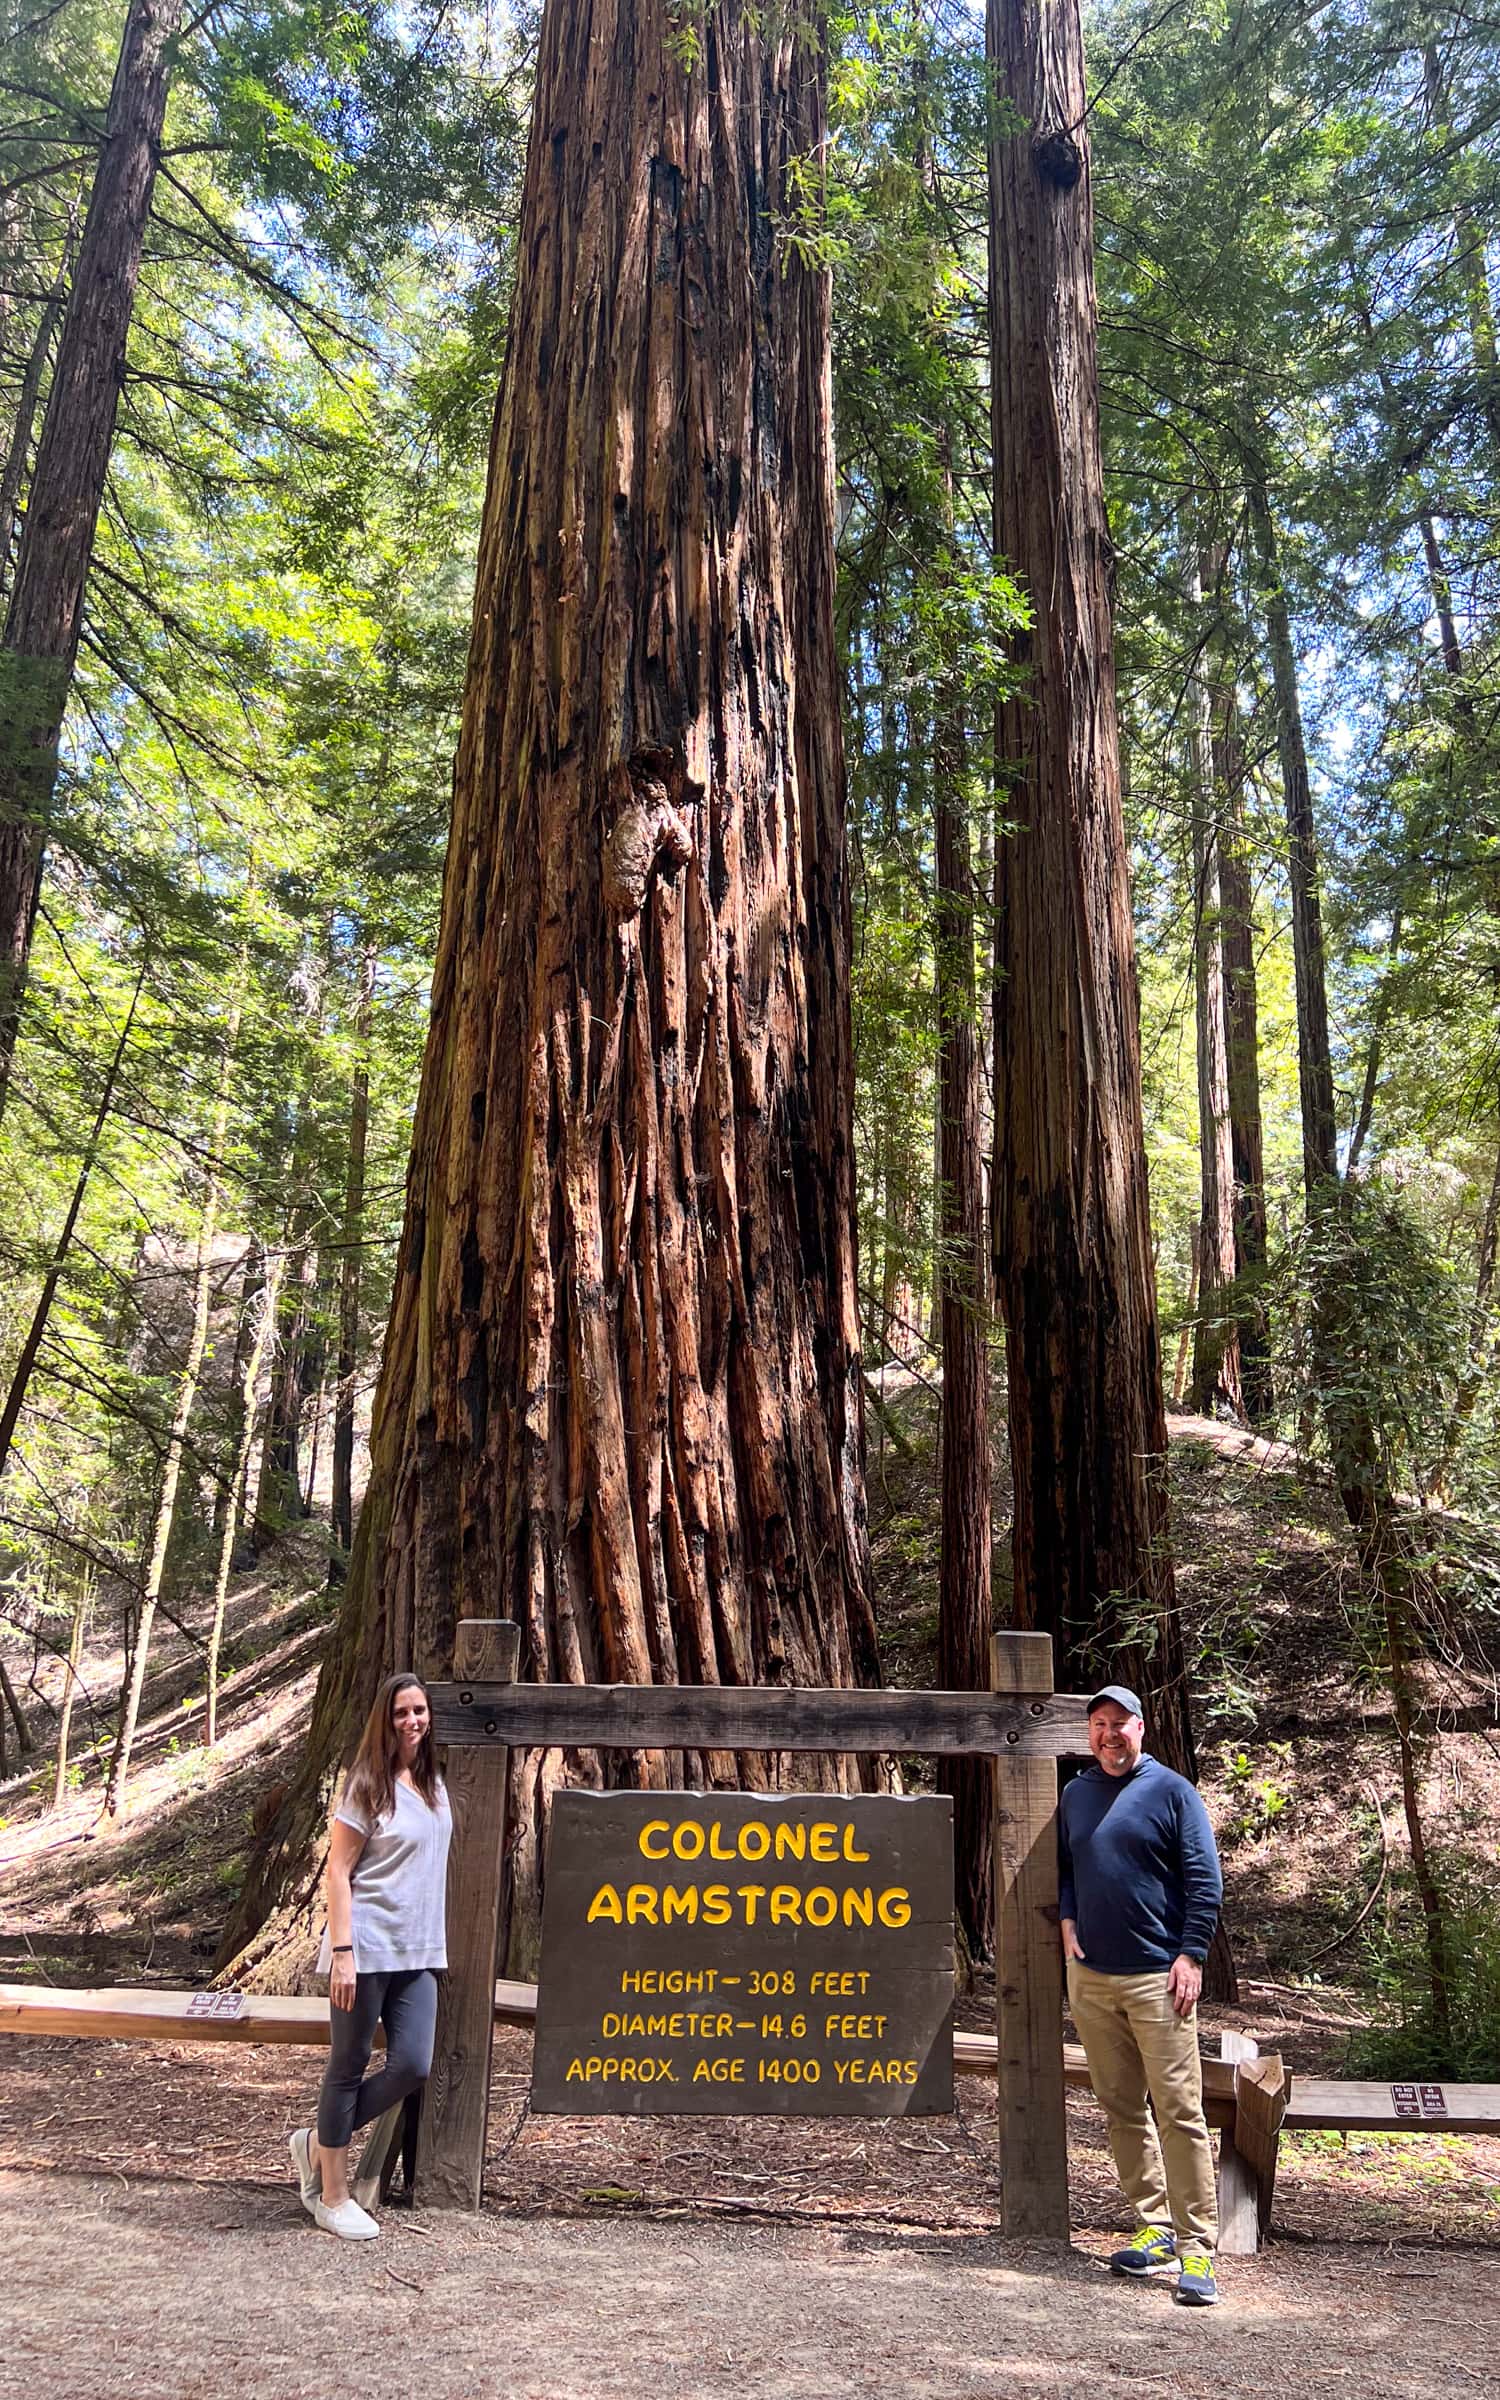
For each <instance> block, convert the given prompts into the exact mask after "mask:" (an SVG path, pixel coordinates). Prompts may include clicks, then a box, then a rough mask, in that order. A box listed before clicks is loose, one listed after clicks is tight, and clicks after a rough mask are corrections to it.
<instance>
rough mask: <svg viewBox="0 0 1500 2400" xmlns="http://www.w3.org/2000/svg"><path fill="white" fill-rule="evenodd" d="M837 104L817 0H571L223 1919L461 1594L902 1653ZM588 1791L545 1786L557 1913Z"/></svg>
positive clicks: (425, 1651) (697, 1763)
mask: <svg viewBox="0 0 1500 2400" xmlns="http://www.w3.org/2000/svg"><path fill="white" fill-rule="evenodd" d="M823 105H824V104H823V75H822V66H821V58H820V49H819V43H818V41H817V40H816V39H815V38H814V35H813V32H812V28H811V24H810V22H809V21H808V20H806V19H799V17H798V16H797V14H796V13H795V12H788V13H786V14H783V13H781V12H775V13H773V14H770V15H767V14H765V13H763V12H761V11H759V10H756V9H753V8H751V7H749V6H745V5H740V4H739V0H724V4H723V5H721V6H719V7H717V8H712V9H710V10H709V11H708V12H707V13H706V14H704V15H702V16H701V17H700V16H698V15H696V14H694V15H693V16H692V17H691V19H687V18H684V17H682V16H681V14H680V13H679V12H677V11H676V10H674V8H673V7H672V6H671V5H670V0H598V4H596V5H594V6H593V7H592V8H584V7H583V6H581V5H579V0H549V5H548V7H547V9H546V13H545V17H544V21H543V26H542V34H541V44H540V54H539V58H538V66H537V97H536V114H535V119H534V123H533V126H532V133H531V146H530V154H529V157H528V162H527V172H526V184H525V192H524V197H523V202H522V217H521V231H520V243H519V257H520V267H519V273H518V280H517V288H516V296H515V304H514V310H513V314H512V318H511V325H510V337H509V348H508V352H507V357H506V364H505V371H504V377H503V381H502V386H501V393H500V400H499V406H498V411H497V415H496V419H495V429H494V436H493V443H492V449H491V459H490V478H489V493H488V500H487V505H486V513H485V522H484V530H483V535H482V540H481V548H480V557H479V570H478V585H477V590H476V595H475V606H474V630H473V644H472V649H471V653H470V662H469V674H468V684H467V690H466V695H465V707H464V719H463V730H462V735H461V739H460V745H459V754H458V761H457V767H456V772H455V782H454V808H453V824H452V833H451V839H450V845H449V852H448V865H447V876H446V884H445V892H444V904H443V923H442V933H441V937H440V941H439V946H438V955H437V959H436V963H435V967H434V974H433V1002H432V1023H431V1031H430V1035H429V1040H428V1048H427V1056H426V1062H425V1066H424V1069H423V1076H422V1087H421V1094H420V1098H419V1101H418V1107H417V1115H416V1124H415V1129H414V1135H413V1149H412V1159H411V1167H410V1173H409V1181H408V1192H407V1214H406V1229H405V1235H404V1240H403V1246H402V1252H401V1259H400V1265H399V1270H398V1273H397V1278H396V1289H395V1294H394V1299H393V1307H392V1315H391V1322H390V1329H389V1333H388V1337H387V1346H386V1354H385V1361H384V1366H383V1370H382V1375H381V1381H380V1387H379V1393H378V1397H377V1403H376V1411H375V1421H374V1427H373V1435H372V1450H373V1457H372V1480H371V1485H370V1489H369V1493H368V1496H367V1499H366V1502H365V1506H364V1510H363V1513H362V1517H361V1523H360V1527H359V1533H358V1537H357V1540H356V1545H355V1554H354V1559H353V1561H352V1564H351V1572H350V1579H349V1583H348V1586H347V1590H346V1597H345V1605H344V1610H343V1617H342V1622H341V1627H340V1630H339V1634H338V1637H337V1640H336V1645H335V1650H334V1654H333V1655H332V1657H331V1659H330V1662H329V1665H328V1667H327V1669H326V1670H325V1675H324V1679H323V1684H322V1687H321V1688H320V1693H319V1700H318V1705H317V1711H316V1723H315V1728H314V1741H313V1750H312V1754H311V1756H310V1758H309V1762H308V1766H307V1768H306V1770H305V1772H304V1774H303V1775H302V1777H301V1779H300V1781H299V1784H298V1786H297V1787H296V1789H295V1790H294V1791H293V1793H292V1794H291V1795H290V1797H289V1799H288V1802H287V1804H286V1806H285V1808H284V1809H283V1811H282V1815H281V1818H280V1820H279V1823H278V1826H277V1828H276V1835H275V1843H274V1848H273V1854H272V1855H271V1856H270V1857H269V1858H268V1860H267V1861H266V1862H265V1864H264V1868H263V1871H262V1872H261V1874H259V1875H258V1877H257V1879H256V1883H255V1887H254V1889H253V1890H252V1891H251V1892H250V1893H248V1894H247V1900H246V1905H245V1908H244V1910H243V1911H242V1913H241V1916H240V1918H239V1919H238V1920H237V1923H236V1926H235V1928H233V1929H232V1934H233V1933H237V1934H239V1935H240V1936H243V1935H244V1934H245V1933H248V1932H249V1931H250V1929H251V1927H252V1926H253V1925H254V1923H255V1922H256V1921H257V1919H258V1918H259V1917H260V1916H263V1915H264V1913H265V1910H266V1908H267V1906H268V1905H269V1904H270V1903H271V1902H272V1900H273V1899H275V1898H276V1897H277V1896H278V1895H277V1892H276V1889H275V1882H276V1879H277V1878H278V1862H279V1861H281V1862H285V1864H286V1865H287V1866H291V1865H293V1863H294V1862H295V1861H296V1859H297V1858H298V1856H299V1854H305V1852H306V1849H307V1846H308V1843H309V1840H310V1838H311V1835H312V1832H313V1829H314V1827H315V1824H316V1821H317V1814H318V1809H319V1806H320V1802H321V1797H322V1796H323V1795H326V1787H327V1779H328V1776H329V1774H330V1771H331V1770H332V1768H334V1767H335V1766H336V1765H337V1763H338V1760H339V1756H340V1754H341V1752H342V1750H343V1749H344V1747H345V1746H346V1745H347V1743H348V1740H349V1738H350V1733H351V1730H352V1728H353V1725H354V1721H355V1719H356V1718H357V1716H358V1714H359V1712H360V1710H361V1708H362V1706H363V1704H364V1701H365V1698H366V1696H367V1694H368V1692H369V1691H370V1689H371V1687H372V1685H373V1682H374V1680H375V1677H376V1675H377V1673H378V1672H379V1671H381V1670H382V1669H384V1668H387V1667H393V1666H396V1665H400V1664H405V1663H407V1662H412V1663H414V1664H415V1665H417V1666H418V1667H421V1668H427V1669H430V1670H432V1671H435V1672H439V1673H441V1672H443V1671H445V1670H446V1668H447V1664H448V1661H449V1658H450V1655H451V1646H452V1639H453V1629H454V1626H455V1624H456V1622H457V1620H458V1619H459V1618H460V1617H462V1616H486V1617H494V1616H505V1615H508V1616H511V1617H514V1618H516V1619H517V1620H518V1621H519V1622H520V1625H521V1628H522V1651H521V1672H522V1674H523V1676H530V1677H533V1678H553V1679H558V1680H562V1679H569V1680H575V1681H592V1680H603V1681H611V1680H612V1681H633V1682H645V1681H660V1682H673V1681H682V1682H702V1683H716V1682H724V1683H756V1682H764V1683H804V1682H805V1683H814V1684H848V1683H850V1682H853V1681H857V1680H873V1679H875V1678H876V1677H877V1674H878V1660H877V1653H876V1642H875V1629H874V1619H873V1615H872V1611H871V1606H870V1599H869V1584H868V1561H867V1534H866V1523H865V1505H864V1484H863V1416H862V1401H861V1394H860V1383H859V1358H858V1349H859V1318H858V1312H857V1308H856V1300H855V1243H854V1181H853V1172H852V1156H851V1122H852V1062H851V1036H850V1018H849V1003H848V989H847V985H848V964H849V944H850V919H849V890H848V880H847V868H846V857H845V838H844V815H845V792H844V763H843V755H842V746H841V737H840V729H839V679H838V668H837V660H836V653H835V648H834V639H833V607H832V601H833V478H832V454H831V444H830V420H829V399H830V372H829V347H828V334H829V293H828V282H827V278H826V276H825V275H824V274H823V273H821V272H819V271H817V269H816V267H815V266H814V265H813V264H812V263H810V261H809V257H808V254H807V246H806V245H804V244H803V243H802V242H801V241H800V240H799V238H798V230H797V229H798V225H799V222H800V219H801V211H802V207H803V201H802V198H801V195H802V194H803V193H804V192H806V191H808V190H810V189H811V188H813V187H814V186H815V185H816V182H817V179H818V174H819V168H820V161H821V157H822V151H823V144H824V138H825V136H824V116H823ZM809 230H811V229H809ZM666 1766H667V1767H668V1768H669V1769H670V1771H671V1772H672V1773H673V1774H674V1775H675V1774H676V1773H677V1772H678V1771H679V1768H680V1770H681V1772H682V1773H683V1774H684V1775H685V1776H686V1779H687V1780H688V1781H689V1782H690V1783H692V1782H695V1781H699V1780H705V1781H708V1782H712V1783H724V1784H733V1783H737V1782H743V1783H745V1784H748V1785H752V1786H759V1785H764V1784H765V1783H766V1782H768V1781H771V1780H774V1778H775V1776H776V1773H777V1767H776V1762H775V1761H773V1760H766V1759H764V1758H761V1757H759V1756H755V1757H735V1756H728V1755H726V1756H720V1755H709V1756H705V1757H701V1758H700V1757H690V1758H688V1759H686V1760H682V1761H679V1760H676V1759H674V1760H671V1761H669V1762H666ZM566 1771H567V1762H564V1761H563V1760H562V1759H561V1758H560V1756H559V1755H558V1754H556V1753H552V1754H549V1756H548V1757H547V1758H546V1759H543V1758H542V1757H540V1756H537V1755H532V1756H530V1757H519V1758H518V1759H517V1760H516V1761H515V1766H514V1777H515V1789H514V1790H513V1793H512V1800H513V1804H514V1809H513V1815H512V1818H511V1823H512V1826H513V1828H514V1829H515V1840H514V1847H513V1849H512V1852H511V1870H512V1884H513V1891H512V1900H513V1905H514V1906H515V1907H516V1908H519V1910H520V1911H521V1912H522V1915H523V1917H529V1915H530V1910H531V1903H532V1902H533V1901H534V1898H535V1893H536V1888H537V1884H538V1881H539V1875H540V1853H539V1836H540V1828H541V1823H542V1814H543V1807H544V1804H545V1799H546V1792H547V1789H548V1787H549V1786H550V1785H551V1784H554V1783H556V1782H557V1781H560V1780H562V1778H563V1776H564V1773H565V1772H566ZM571 1771H572V1772H573V1773H575V1774H578V1773H588V1774H592V1773H594V1772H596V1771H597V1769H596V1765H595V1762H590V1761H574V1762H572V1770H571ZM846 1771H847V1769H844V1768H841V1766H840V1762H837V1761H829V1762H827V1772H828V1773H829V1774H830V1775H838V1774H840V1773H841V1772H846ZM625 1772H626V1773H628V1774H631V1775H633V1776H634V1778H636V1779H637V1780H651V1779H653V1778H658V1777H660V1776H661V1775H662V1774H663V1772H664V1766H663V1762H661V1761H659V1760H657V1761H652V1760H650V1759H648V1758H645V1757H638V1758H636V1759H634V1760H632V1761H627V1762H625ZM291 1896H292V1897H295V1895H294V1894H293V1895H291Z"/></svg>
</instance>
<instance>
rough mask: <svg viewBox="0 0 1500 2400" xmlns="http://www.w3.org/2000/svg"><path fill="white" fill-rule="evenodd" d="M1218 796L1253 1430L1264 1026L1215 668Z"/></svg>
mask: <svg viewBox="0 0 1500 2400" xmlns="http://www.w3.org/2000/svg"><path fill="white" fill-rule="evenodd" d="M1213 749H1214V788H1215V790H1216V791H1217V792H1218V793H1219V794H1220V795H1221V799H1222V807H1223V814H1222V817H1221V821H1220V823H1221V836H1220V843H1219V902H1220V908H1221V911H1222V924H1223V940H1222V956H1223V963H1224V1017H1225V1028H1226V1033H1227V1037H1228V1044H1229V1138H1230V1144H1231V1148H1232V1151H1233V1156H1234V1251H1235V1274H1236V1279H1237V1287H1238V1292H1239V1302H1240V1310H1239V1325H1240V1390H1241V1392H1242V1394H1243V1396H1244V1402H1245V1409H1246V1413H1247V1414H1248V1416H1249V1418H1250V1422H1251V1423H1252V1425H1267V1424H1269V1423H1270V1422H1271V1420H1272V1418H1273V1417H1274V1415H1275V1410H1276V1393H1275V1388H1274V1385H1273V1383H1272V1379H1271V1335H1270V1326H1269V1323H1268V1321H1267V1313H1266V1303H1265V1292H1264V1284H1265V1273H1266V1259H1267V1254H1268V1247H1269V1243H1268V1227H1267V1223H1266V1162H1265V1141H1264V1136H1263V1133H1262V1126H1261V1110H1260V1024H1259V996H1258V991H1257V979H1256V965H1255V901H1254V893H1253V890H1252V886H1251V881H1250V857H1249V849H1248V845H1247V843H1246V839H1245V780H1246V768H1245V745H1244V738H1243V735H1242V732H1241V728H1240V717H1239V702H1238V700H1237V698H1236V696H1235V689H1234V676H1233V672H1232V670H1231V669H1230V668H1229V667H1228V666H1227V664H1225V663H1224V662H1222V660H1221V661H1219V662H1217V663H1216V669H1215V684H1214V721H1213Z"/></svg>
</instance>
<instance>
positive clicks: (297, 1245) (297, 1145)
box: [250, 1089, 321, 1553]
mask: <svg viewBox="0 0 1500 2400" xmlns="http://www.w3.org/2000/svg"><path fill="white" fill-rule="evenodd" d="M313 1148H314V1128H313V1120H312V1105H311V1098H310V1094H309V1092H308V1091H307V1090H306V1089H304V1090H303V1092H302V1094H301V1096H300V1098H299V1100H298V1103H297V1122H296V1129H295V1132H294V1134H293V1136H292V1154H291V1163H290V1166H289V1169H288V1173H287V1183H288V1186H289V1189H290V1194H291V1198H290V1201H289V1204H288V1207H287V1211H286V1232H285V1243H286V1247H285V1252H284V1264H285V1273H284V1276H283V1279H282V1285H281V1294H280V1300H279V1303H278V1311H277V1324H276V1337H275V1349H274V1352H273V1356H274V1359H275V1365H274V1367H273V1368H272V1373H271V1398H270V1405H269V1407H268V1408H267V1411H266V1426H265V1440H264V1443H263V1445H262V1449H261V1459H260V1481H259V1483H258V1485H257V1487H256V1493H255V1519H254V1523H253V1526H252V1528H251V1536H250V1538H251V1545H252V1547H253V1549H254V1550H255V1551H256V1552H257V1553H259V1552H260V1551H262V1550H264V1549H266V1548H267V1547H268V1546H269V1545H270V1544H271V1543H272V1542H274V1541H275V1540H276V1539H277V1538H278V1536H279V1535H281V1534H283V1533H285V1531H286V1530H287V1527H288V1526H289V1525H296V1524H300V1522H301V1520H302V1517H303V1514H304V1511H303V1506H302V1460H301V1450H302V1410H303V1405H304V1403H305V1401H306V1399H307V1394H308V1391H309V1390H310V1388H311V1385H312V1380H313V1378H312V1367H313V1353H314V1348H315V1339H314V1329H313V1312H314V1304H315V1301H316V1298H317V1289H318V1246H317V1243H316V1241H315V1239H314V1236H313V1226H314V1217H315V1203H314V1200H313V1196H312V1190H311V1186H312V1179H313V1174H314V1164H313ZM320 1371H321V1370H320Z"/></svg>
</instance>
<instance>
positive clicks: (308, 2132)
mask: <svg viewBox="0 0 1500 2400" xmlns="http://www.w3.org/2000/svg"><path fill="white" fill-rule="evenodd" d="M287 2147H288V2149H289V2150H290V2151H291V2154H292V2165H293V2167H294V2168H295V2170H296V2175H297V2191H298V2194H299V2196H300V2198H301V2201H302V2205H303V2207H304V2208H305V2209H306V2211H307V2213H308V2215H309V2216H311V2215H312V2213H313V2210H314V2209H315V2208H316V2206H317V2204H318V2202H319V2200H321V2198H322V2197H323V2186H322V2183H321V2181H320V2180H319V2176H318V2170H317V2168H316V2167H315V2166H314V2165H313V2163H312V2128H311V2126H304V2127H303V2128H302V2129H301V2131H300V2132H297V2133H294V2134H293V2135H292V2138H291V2140H290V2142H289V2143H288V2144H287Z"/></svg>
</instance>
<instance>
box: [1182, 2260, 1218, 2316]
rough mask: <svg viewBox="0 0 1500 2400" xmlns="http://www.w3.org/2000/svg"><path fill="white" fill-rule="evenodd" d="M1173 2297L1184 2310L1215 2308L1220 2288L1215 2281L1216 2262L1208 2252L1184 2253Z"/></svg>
mask: <svg viewBox="0 0 1500 2400" xmlns="http://www.w3.org/2000/svg"><path fill="white" fill-rule="evenodd" d="M1172 2297H1173V2299H1174V2300H1180V2301H1181V2302H1182V2305H1183V2307H1184V2308H1212V2307H1213V2305H1214V2302H1215V2301H1216V2300H1217V2299H1218V2297H1219V2287H1218V2285H1217V2284H1216V2283H1215V2281H1214V2262H1213V2260H1212V2259H1211V2258H1210V2256H1209V2254H1208V2252H1207V2251H1206V2250H1184V2251H1183V2253H1182V2272H1181V2274H1180V2275H1179V2276H1178V2278H1177V2289H1176V2291H1175V2292H1174V2293H1173V2294H1172Z"/></svg>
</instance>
